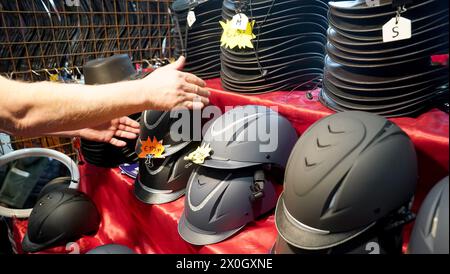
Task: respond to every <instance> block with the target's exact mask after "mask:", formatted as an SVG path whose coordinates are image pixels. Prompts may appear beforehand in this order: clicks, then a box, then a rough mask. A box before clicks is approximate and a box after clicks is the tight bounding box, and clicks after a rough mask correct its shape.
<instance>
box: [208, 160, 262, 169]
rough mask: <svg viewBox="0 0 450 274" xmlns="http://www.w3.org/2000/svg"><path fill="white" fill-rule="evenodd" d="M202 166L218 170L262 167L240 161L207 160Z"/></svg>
mask: <svg viewBox="0 0 450 274" xmlns="http://www.w3.org/2000/svg"><path fill="white" fill-rule="evenodd" d="M200 165H201V166H204V167H210V168H217V169H236V168H244V167H251V166H258V165H261V163H253V162H238V161H233V160H216V159H205V162H204V163H203V164H200Z"/></svg>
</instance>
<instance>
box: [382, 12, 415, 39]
mask: <svg viewBox="0 0 450 274" xmlns="http://www.w3.org/2000/svg"><path fill="white" fill-rule="evenodd" d="M411 34H412V32H411V20H409V19H406V18H404V17H394V18H392V19H391V20H389V22H387V23H386V24H385V25H384V26H383V42H385V43H386V42H393V41H399V40H405V39H410V38H411Z"/></svg>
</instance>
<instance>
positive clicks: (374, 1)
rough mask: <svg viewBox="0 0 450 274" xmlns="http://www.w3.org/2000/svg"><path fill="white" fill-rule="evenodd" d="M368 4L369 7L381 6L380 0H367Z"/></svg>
mask: <svg viewBox="0 0 450 274" xmlns="http://www.w3.org/2000/svg"><path fill="white" fill-rule="evenodd" d="M366 5H367V6H368V7H379V6H380V0H366Z"/></svg>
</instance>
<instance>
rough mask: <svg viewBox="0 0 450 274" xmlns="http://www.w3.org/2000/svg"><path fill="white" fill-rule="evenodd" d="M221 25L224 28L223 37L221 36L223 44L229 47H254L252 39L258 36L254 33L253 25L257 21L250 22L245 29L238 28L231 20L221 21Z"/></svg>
mask: <svg viewBox="0 0 450 274" xmlns="http://www.w3.org/2000/svg"><path fill="white" fill-rule="evenodd" d="M220 25H221V26H222V28H223V33H222V37H221V38H220V42H221V44H220V45H221V46H222V47H226V48H229V49H233V48H235V47H239V48H240V49H242V48H253V43H252V39H255V38H256V36H255V35H254V34H253V26H254V25H255V21H252V22H248V23H247V28H246V29H245V30H238V29H235V28H233V26H232V23H231V21H230V20H227V21H226V22H222V21H220Z"/></svg>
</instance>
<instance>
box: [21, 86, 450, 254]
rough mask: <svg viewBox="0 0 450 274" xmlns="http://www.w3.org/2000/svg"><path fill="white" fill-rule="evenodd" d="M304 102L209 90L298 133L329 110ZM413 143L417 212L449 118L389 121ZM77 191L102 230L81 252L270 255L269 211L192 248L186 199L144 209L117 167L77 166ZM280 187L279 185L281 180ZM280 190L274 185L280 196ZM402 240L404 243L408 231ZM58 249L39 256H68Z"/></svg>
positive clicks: (437, 167)
mask: <svg viewBox="0 0 450 274" xmlns="http://www.w3.org/2000/svg"><path fill="white" fill-rule="evenodd" d="M208 85H209V87H211V88H215V89H220V88H221V87H220V81H219V80H218V79H214V80H210V81H208ZM313 94H314V98H313V99H312V100H308V99H307V98H306V96H305V92H299V91H295V92H281V91H280V92H274V93H270V94H262V95H252V96H245V95H241V94H233V93H229V92H222V91H213V92H212V94H211V103H212V104H214V105H217V106H219V107H221V108H222V109H223V108H224V106H236V105H247V104H258V105H266V106H273V107H277V108H278V111H279V112H280V113H281V114H282V115H283V116H285V117H286V118H287V119H289V120H290V121H291V122H292V124H293V125H294V127H295V128H296V129H297V131H298V133H299V134H301V133H302V132H304V131H305V130H306V129H307V128H308V127H309V126H310V125H311V124H313V123H314V122H316V121H317V120H318V119H320V118H322V117H324V116H327V115H329V114H332V113H333V112H332V111H331V110H329V109H327V108H326V107H324V106H323V105H321V104H320V102H318V99H317V91H315V92H313ZM392 121H393V122H395V123H396V124H397V125H399V126H400V127H401V128H402V129H403V130H405V131H406V133H407V134H408V135H409V136H410V137H411V139H412V140H413V142H414V144H415V146H416V150H417V154H418V159H419V175H420V180H419V185H418V190H417V195H416V199H415V203H414V209H415V210H417V208H418V206H419V205H420V203H421V202H422V200H423V198H424V196H425V195H426V194H427V192H428V190H429V189H430V188H431V187H432V186H433V184H435V183H436V182H438V181H439V180H440V179H441V178H443V177H444V176H446V175H447V174H448V170H449V116H448V115H447V114H445V113H444V112H442V111H440V110H437V109H434V110H431V111H429V112H428V113H425V114H423V115H421V116H419V117H417V118H396V119H392ZM80 172H81V190H82V191H83V192H85V193H87V194H88V195H89V196H90V197H92V199H93V200H94V202H95V203H96V205H97V207H98V208H99V210H100V212H101V215H102V222H101V226H100V229H99V231H98V233H97V234H96V235H93V236H92V237H84V238H82V239H80V240H78V241H77V244H78V245H79V247H80V250H79V251H80V253H85V252H86V251H88V250H90V249H92V248H94V247H96V246H98V245H102V244H108V243H116V244H124V245H127V246H129V247H130V248H132V249H134V250H135V251H136V252H137V253H268V252H269V250H270V248H271V247H272V245H273V243H274V241H275V239H276V234H277V233H276V229H275V224H274V216H273V212H271V213H270V214H267V215H266V216H264V217H263V218H261V219H260V220H258V221H257V222H254V223H252V224H249V225H247V226H246V227H245V228H244V230H242V231H241V233H239V234H237V235H235V236H234V237H232V238H230V239H228V240H226V241H224V242H221V243H218V244H214V245H208V246H194V245H191V244H188V243H186V242H184V241H183V240H182V239H181V237H180V236H179V235H178V232H177V223H178V219H179V218H180V216H181V214H182V211H183V206H184V197H183V198H180V199H179V200H177V201H174V202H172V203H169V204H165V205H146V204H143V203H141V202H139V201H138V200H137V199H136V198H135V197H134V194H133V180H132V179H130V178H128V177H126V176H125V175H122V174H121V173H120V171H119V170H118V169H117V168H116V169H104V168H98V167H94V166H92V165H89V164H84V165H81V166H80ZM280 183H281V182H280ZM281 189H282V186H281V185H280V186H279V187H278V190H279V192H281ZM26 226H27V221H26V220H14V231H13V233H14V239H15V241H16V245H17V246H16V248H17V250H18V252H19V253H21V248H20V242H21V240H22V238H23V235H24V233H25V231H26ZM406 232H407V233H405V234H406V236H405V238H406V241H407V239H408V234H409V229H407V231H406ZM70 250H71V249H70V248H67V249H66V248H65V247H59V248H53V249H49V250H46V251H45V252H42V253H69V252H70Z"/></svg>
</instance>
